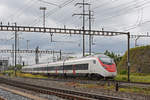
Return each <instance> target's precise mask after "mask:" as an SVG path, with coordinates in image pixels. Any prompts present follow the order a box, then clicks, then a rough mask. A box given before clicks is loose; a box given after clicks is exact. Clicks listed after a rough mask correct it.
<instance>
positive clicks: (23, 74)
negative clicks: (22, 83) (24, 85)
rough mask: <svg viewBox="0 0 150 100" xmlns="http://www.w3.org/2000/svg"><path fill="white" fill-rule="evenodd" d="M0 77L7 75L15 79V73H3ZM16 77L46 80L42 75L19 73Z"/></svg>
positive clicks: (9, 71)
mask: <svg viewBox="0 0 150 100" xmlns="http://www.w3.org/2000/svg"><path fill="white" fill-rule="evenodd" d="M0 75H8V76H10V77H15V72H14V71H13V70H8V71H5V72H2V73H1V74H0ZM16 75H17V77H29V78H48V77H46V76H43V75H33V74H28V73H21V72H20V71H17V72H16Z"/></svg>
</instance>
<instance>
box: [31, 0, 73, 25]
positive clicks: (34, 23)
mask: <svg viewBox="0 0 150 100" xmlns="http://www.w3.org/2000/svg"><path fill="white" fill-rule="evenodd" d="M73 1H75V0H66V1H65V2H63V3H62V4H60V5H58V6H59V7H57V8H53V9H52V10H50V11H48V12H47V13H46V16H45V17H48V16H50V15H52V14H54V13H56V12H57V11H59V10H60V9H62V8H63V7H65V6H67V5H68V4H70V3H72V2H73ZM40 17H42V16H40ZM40 17H37V18H36V19H35V20H34V21H33V22H32V24H30V25H36V24H37V23H39V21H40V19H39V18H40Z"/></svg>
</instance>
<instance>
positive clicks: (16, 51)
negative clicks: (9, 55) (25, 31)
mask: <svg viewBox="0 0 150 100" xmlns="http://www.w3.org/2000/svg"><path fill="white" fill-rule="evenodd" d="M16 71H17V24H16V23H15V76H17V75H16Z"/></svg>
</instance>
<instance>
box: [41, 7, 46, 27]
mask: <svg viewBox="0 0 150 100" xmlns="http://www.w3.org/2000/svg"><path fill="white" fill-rule="evenodd" d="M40 10H43V27H44V28H45V11H46V7H40Z"/></svg>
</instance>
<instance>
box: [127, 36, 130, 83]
mask: <svg viewBox="0 0 150 100" xmlns="http://www.w3.org/2000/svg"><path fill="white" fill-rule="evenodd" d="M127 65H128V82H129V81H130V33H128V57H127Z"/></svg>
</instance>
